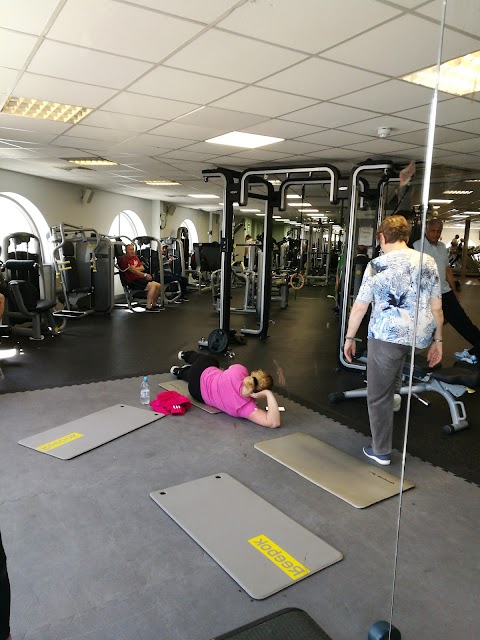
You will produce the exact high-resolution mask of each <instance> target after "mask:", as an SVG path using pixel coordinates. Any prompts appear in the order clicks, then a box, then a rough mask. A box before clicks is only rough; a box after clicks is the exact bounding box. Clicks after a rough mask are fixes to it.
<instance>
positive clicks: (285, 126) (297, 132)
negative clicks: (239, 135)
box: [244, 120, 325, 138]
mask: <svg viewBox="0 0 480 640" xmlns="http://www.w3.org/2000/svg"><path fill="white" fill-rule="evenodd" d="M323 129H325V127H317V126H312V125H310V124H301V123H299V122H288V121H287V120H265V122H262V123H261V124H256V125H254V126H253V127H248V129H244V131H247V132H249V133H258V134H260V135H264V136H274V137H276V138H296V137H298V136H305V135H307V134H309V133H315V131H322V130H323Z"/></svg>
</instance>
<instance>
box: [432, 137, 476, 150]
mask: <svg viewBox="0 0 480 640" xmlns="http://www.w3.org/2000/svg"><path fill="white" fill-rule="evenodd" d="M438 148H441V149H445V150H447V151H458V152H460V153H461V152H464V153H475V152H480V136H478V137H475V138H471V139H470V140H460V141H458V142H445V143H443V144H441V145H438Z"/></svg>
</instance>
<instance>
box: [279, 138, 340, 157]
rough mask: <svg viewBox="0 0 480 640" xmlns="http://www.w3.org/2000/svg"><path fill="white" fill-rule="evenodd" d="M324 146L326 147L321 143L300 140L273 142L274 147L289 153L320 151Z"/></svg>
mask: <svg viewBox="0 0 480 640" xmlns="http://www.w3.org/2000/svg"><path fill="white" fill-rule="evenodd" d="M327 146H328V145H327ZM325 148H326V147H325V146H323V145H319V144H310V143H309V142H300V141H298V140H285V141H284V142H278V143H275V149H277V150H278V151H281V152H282V153H288V154H290V155H291V154H306V153H315V152H316V151H320V150H321V149H325Z"/></svg>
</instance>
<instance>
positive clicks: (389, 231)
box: [343, 216, 443, 465]
mask: <svg viewBox="0 0 480 640" xmlns="http://www.w3.org/2000/svg"><path fill="white" fill-rule="evenodd" d="M409 234H410V228H409V226H408V224H407V221H406V220H405V218H404V217H403V216H391V217H390V218H386V219H385V220H384V221H383V222H382V224H381V225H380V227H379V229H378V232H377V239H378V242H379V244H380V248H381V249H382V252H383V255H380V256H379V257H378V258H375V259H374V260H371V261H370V262H369V264H368V266H367V268H366V270H365V274H364V277H363V280H362V285H361V287H360V290H359V292H358V296H357V298H356V300H355V303H354V305H353V307H352V311H351V313H350V318H349V323H348V329H347V336H346V338H345V345H344V348H343V350H344V354H345V358H346V359H347V361H348V362H351V361H352V358H353V357H354V356H355V344H356V343H355V335H356V333H357V331H358V328H359V326H360V323H361V322H362V319H363V317H364V315H365V313H366V312H367V309H368V307H369V305H370V304H371V305H372V314H371V318H370V322H369V325H368V366H367V404H368V415H369V418H370V430H371V432H372V445H371V446H370V447H364V449H363V452H364V454H365V455H366V456H367V457H369V458H372V460H375V462H378V463H379V464H382V465H388V464H390V453H391V450H392V434H393V396H394V393H395V379H396V378H397V377H398V376H399V375H400V372H401V370H402V368H403V364H404V362H405V357H406V355H407V354H408V353H409V352H410V351H411V349H412V344H413V337H414V334H415V315H416V306H417V304H418V316H417V326H416V340H415V347H416V349H419V350H421V349H425V348H427V347H429V350H428V355H427V359H428V363H429V365H430V366H434V365H436V364H438V363H439V362H440V360H441V359H442V327H443V312H442V296H441V290H440V280H439V276H438V269H437V266H436V264H435V260H433V258H431V257H430V256H427V255H424V256H423V264H422V265H421V264H420V258H421V254H420V253H418V251H414V250H413V249H409V248H408V247H407V242H408V238H409ZM420 267H421V268H420Z"/></svg>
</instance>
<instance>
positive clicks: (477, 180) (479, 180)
mask: <svg viewBox="0 0 480 640" xmlns="http://www.w3.org/2000/svg"><path fill="white" fill-rule="evenodd" d="M465 182H480V179H478V178H475V179H474V180H465Z"/></svg>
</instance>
